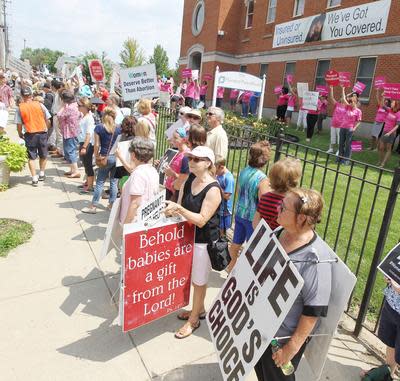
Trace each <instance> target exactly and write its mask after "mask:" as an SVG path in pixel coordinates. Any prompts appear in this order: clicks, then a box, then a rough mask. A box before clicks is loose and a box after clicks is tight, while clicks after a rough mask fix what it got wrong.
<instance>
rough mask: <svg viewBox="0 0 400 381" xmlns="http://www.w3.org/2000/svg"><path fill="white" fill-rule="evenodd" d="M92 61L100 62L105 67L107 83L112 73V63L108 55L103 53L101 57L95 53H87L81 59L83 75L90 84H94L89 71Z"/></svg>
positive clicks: (79, 60) (79, 61)
mask: <svg viewBox="0 0 400 381" xmlns="http://www.w3.org/2000/svg"><path fill="white" fill-rule="evenodd" d="M90 60H100V61H101V63H102V64H103V67H104V72H105V75H106V81H107V80H109V79H110V77H111V73H112V62H111V61H110V60H109V59H108V58H107V53H106V52H104V51H103V52H102V53H101V56H99V55H98V54H97V53H95V52H86V53H85V54H84V55H83V56H81V57H79V59H78V63H79V64H82V65H83V70H82V74H83V76H84V77H86V79H87V80H88V81H89V83H92V79H91V77H90V71H89V62H88V61H90Z"/></svg>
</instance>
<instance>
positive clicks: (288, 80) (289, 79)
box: [286, 74, 294, 84]
mask: <svg viewBox="0 0 400 381" xmlns="http://www.w3.org/2000/svg"><path fill="white" fill-rule="evenodd" d="M286 81H287V82H288V83H290V84H292V83H293V81H294V75H293V74H286Z"/></svg>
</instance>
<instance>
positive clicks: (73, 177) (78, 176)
mask: <svg viewBox="0 0 400 381" xmlns="http://www.w3.org/2000/svg"><path fill="white" fill-rule="evenodd" d="M67 177H68V178H69V179H79V178H80V177H81V174H80V173H79V172H77V173H71V174H70V175H69V176H67Z"/></svg>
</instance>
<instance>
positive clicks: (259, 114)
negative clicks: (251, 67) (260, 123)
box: [257, 74, 267, 120]
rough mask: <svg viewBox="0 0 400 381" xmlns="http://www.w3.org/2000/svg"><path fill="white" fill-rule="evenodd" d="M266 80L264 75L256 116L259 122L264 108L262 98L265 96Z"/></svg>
mask: <svg viewBox="0 0 400 381" xmlns="http://www.w3.org/2000/svg"><path fill="white" fill-rule="evenodd" d="M266 78H267V76H266V75H265V74H264V75H263V80H262V85H261V97H260V104H259V106H258V115H257V119H258V120H261V119H262V113H263V108H264V96H265V83H266Z"/></svg>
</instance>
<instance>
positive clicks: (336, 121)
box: [331, 102, 346, 128]
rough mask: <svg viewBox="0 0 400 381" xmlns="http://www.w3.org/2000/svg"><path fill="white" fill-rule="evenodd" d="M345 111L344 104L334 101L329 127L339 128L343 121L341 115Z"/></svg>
mask: <svg viewBox="0 0 400 381" xmlns="http://www.w3.org/2000/svg"><path fill="white" fill-rule="evenodd" d="M345 113H346V105H344V104H342V103H340V102H336V103H335V108H334V110H333V114H332V121H331V127H333V128H341V127H342V123H343V115H344V114H345Z"/></svg>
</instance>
